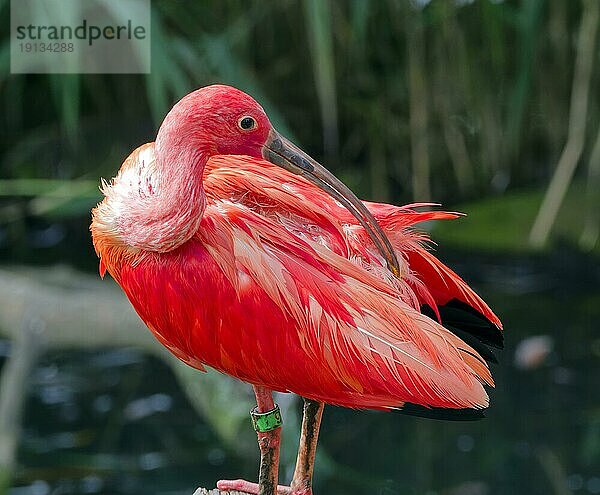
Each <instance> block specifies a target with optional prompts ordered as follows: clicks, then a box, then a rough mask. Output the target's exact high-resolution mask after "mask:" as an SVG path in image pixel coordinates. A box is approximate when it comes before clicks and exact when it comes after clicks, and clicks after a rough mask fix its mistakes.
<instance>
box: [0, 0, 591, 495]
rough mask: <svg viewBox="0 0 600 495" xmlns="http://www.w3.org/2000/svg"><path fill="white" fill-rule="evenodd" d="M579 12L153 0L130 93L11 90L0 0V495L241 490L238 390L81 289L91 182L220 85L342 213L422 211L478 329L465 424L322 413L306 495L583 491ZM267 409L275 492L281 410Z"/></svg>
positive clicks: (121, 303)
mask: <svg viewBox="0 0 600 495" xmlns="http://www.w3.org/2000/svg"><path fill="white" fill-rule="evenodd" d="M599 10H600V2H598V1H597V0H582V1H579V0H573V1H568V0H522V1H489V0H480V1H468V0H456V1H450V0H448V1H446V0H433V1H426V0H420V1H416V0H415V1H412V2H411V1H401V0H395V1H394V0H389V1H383V0H381V1H376V0H372V1H369V0H345V1H333V0H304V1H300V0H298V1H291V0H280V1H248V0H247V1H242V0H239V1H230V0H228V1H217V0H215V1H202V2H191V1H190V2H180V1H169V0H153V1H152V72H151V73H150V74H148V75H11V74H10V73H9V63H10V60H9V44H8V36H9V19H10V9H9V2H8V1H7V0H0V17H1V18H2V19H3V21H4V22H2V24H1V25H0V33H1V34H2V37H1V38H0V39H1V40H2V41H0V67H1V68H2V70H1V71H0V105H1V108H2V111H1V114H0V262H1V265H0V366H1V373H2V376H1V378H0V384H1V388H0V493H10V494H13V495H29V494H31V495H50V494H79V493H90V494H94V493H106V494H129V493H132V494H137V493H160V494H191V493H193V491H194V489H195V487H197V486H205V487H212V486H214V484H215V482H216V480H217V479H219V478H223V477H229V478H236V477H240V476H243V477H246V478H249V479H255V478H256V470H257V459H258V452H257V448H256V445H255V443H254V439H253V433H252V431H251V427H250V423H249V418H248V410H249V408H250V406H251V403H252V397H251V394H250V393H249V390H248V387H246V386H244V385H243V384H239V383H237V382H235V381H233V380H232V379H229V378H224V377H221V376H219V375H217V374H215V373H209V374H208V375H203V374H200V373H198V372H195V371H193V370H190V369H187V368H185V366H183V365H181V364H179V363H178V362H176V361H175V360H174V359H172V358H170V357H169V356H167V355H166V353H165V352H163V351H162V350H161V349H160V348H159V346H158V345H156V344H155V343H154V341H153V340H152V338H151V337H150V336H149V334H148V332H147V331H146V330H145V329H143V327H142V325H141V324H140V323H139V321H138V320H137V317H136V316H135V315H134V314H133V312H132V310H131V309H130V308H129V305H128V303H127V302H126V301H125V297H124V296H123V295H122V294H121V293H120V292H118V290H117V289H116V288H115V287H114V284H113V283H111V281H109V280H104V281H103V282H102V281H99V280H98V276H97V259H96V256H95V254H94V252H93V248H92V246H91V242H90V237H89V232H88V225H89V221H90V217H89V210H90V208H91V207H92V206H93V205H94V204H95V203H96V202H97V201H98V200H99V199H100V195H99V191H98V184H99V178H100V177H105V178H110V177H112V176H113V175H114V174H115V172H116V171H117V169H118V168H119V166H120V164H121V162H122V161H123V159H124V158H125V157H126V156H127V155H128V153H129V152H130V151H131V150H132V149H134V148H135V147H137V146H138V145H139V144H141V143H144V142H147V141H152V140H153V138H154V136H155V133H156V129H157V127H158V126H159V125H160V122H161V120H162V118H163V117H164V115H165V113H166V112H167V111H168V110H169V108H170V107H171V106H172V105H173V103H174V102H175V101H177V100H178V99H179V98H180V97H181V96H183V95H184V94H186V93H188V92H189V91H191V90H193V89H195V88H198V87H200V86H203V85H206V84H210V83H215V82H222V83H227V84H231V85H234V86H237V87H238V88H240V89H243V90H245V91H247V92H249V93H250V94H252V95H253V96H254V97H255V98H256V99H257V100H259V101H260V102H261V103H262V104H263V106H264V107H265V109H266V110H267V112H268V114H269V115H270V116H271V120H272V121H273V123H274V124H275V126H276V127H277V128H278V129H279V130H280V131H282V133H284V134H286V135H288V136H289V137H291V138H292V139H293V140H294V141H296V142H297V143H298V144H299V145H300V146H301V147H302V148H303V149H305V150H306V151H307V152H309V153H310V154H311V155H312V156H314V157H315V158H317V159H318V160H320V161H321V162H322V163H324V164H325V165H326V166H328V168H330V169H331V170H333V171H334V172H335V173H336V174H337V175H338V176H339V177H340V178H342V179H343V180H344V181H345V182H346V183H347V184H348V185H349V186H350V187H351V188H352V189H353V190H354V191H355V192H357V193H358V194H359V195H360V196H361V197H363V198H365V199H370V200H375V201H386V202H393V203H396V204H401V203H409V202H413V201H435V202H441V203H443V204H444V206H445V207H448V208H450V209H453V210H458V211H463V212H466V213H467V214H468V216H467V217H466V218H462V219H460V220H456V221H453V222H446V223H444V224H442V225H431V226H428V227H430V228H431V235H432V237H433V238H434V240H435V241H436V242H437V243H438V244H439V247H438V248H437V252H438V254H439V256H440V257H441V258H442V259H443V260H444V261H446V262H447V263H448V264H449V265H451V266H452V267H453V268H455V269H456V270H457V271H458V272H459V273H461V274H462V275H464V277H465V278H466V279H467V280H468V281H469V282H470V283H472V284H473V285H474V286H475V287H476V289H477V290H478V292H480V293H481V294H482V295H483V296H484V297H485V298H486V300H488V301H489V302H490V304H491V305H492V307H493V308H494V309H495V310H496V312H497V313H498V314H499V315H500V316H501V318H502V319H503V322H504V324H505V328H506V349H505V351H504V352H503V354H502V356H500V364H499V365H497V366H495V368H494V370H493V371H494V374H495V376H496V378H497V388H496V390H495V391H492V406H491V408H490V410H489V412H488V418H487V419H485V420H483V421H480V422H476V423H452V424H451V423H443V422H436V421H428V420H422V419H416V418H409V417H405V416H402V415H400V414H393V413H388V414H382V413H373V412H356V411H348V410H343V409H339V408H332V407H329V408H327V409H326V411H325V418H324V425H323V430H322V440H321V444H320V449H319V453H318V456H317V468H316V475H315V493H316V494H328V495H337V494H371V493H373V494H383V495H392V494H415V495H423V494H425V495H434V494H439V495H491V494H505V493H506V494H508V493H510V494H557V495H563V494H585V493H592V494H594V493H600V392H599V390H600V332H598V326H599V324H598V321H599V317H600V283H599V282H600V265H599V263H598V254H599V252H600V251H599V242H598V236H599V231H600V111H599V108H600V98H599V95H600V91H599V90H600V70H598V69H599V67H600V65H599V64H598V62H599V57H600V36H599V35H598V24H599ZM279 401H280V403H281V404H283V405H284V409H285V410H286V413H285V414H286V418H287V423H286V426H285V428H284V437H285V444H284V450H285V453H284V458H283V463H284V465H283V469H282V476H283V477H284V478H286V477H287V479H284V480H283V481H289V476H290V474H291V471H290V470H291V469H293V465H292V464H293V457H294V455H295V448H296V441H297V427H298V424H297V421H298V414H299V407H300V404H299V403H298V401H296V400H294V399H293V398H292V397H289V396H286V397H281V398H280V399H279Z"/></svg>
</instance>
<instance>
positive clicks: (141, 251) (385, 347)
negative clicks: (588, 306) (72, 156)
mask: <svg viewBox="0 0 600 495" xmlns="http://www.w3.org/2000/svg"><path fill="white" fill-rule="evenodd" d="M102 192H103V193H104V195H105V198H104V199H103V201H102V202H101V203H100V204H99V205H98V206H97V207H96V208H95V209H94V210H93V211H92V218H93V220H92V225H91V231H92V236H93V241H94V246H95V249H96V252H97V254H98V256H99V257H100V272H101V274H102V275H104V272H105V271H106V270H108V272H109V273H110V274H111V275H112V277H113V278H114V279H115V280H116V281H117V282H118V283H119V285H120V286H121V287H122V288H123V290H124V292H125V294H126V295H127V297H128V298H129V300H130V301H131V303H132V304H133V306H134V308H135V309H136V311H137V312H138V314H139V315H140V317H141V318H142V319H143V320H144V322H145V323H146V325H147V326H148V328H150V330H151V331H152V332H153V333H154V335H155V336H156V338H157V339H158V340H159V341H160V342H161V343H162V344H163V345H165V346H166V347H167V348H168V349H169V350H170V351H171V352H172V353H173V354H175V355H176V356H177V357H178V358H179V359H181V360H182V361H184V362H185V363H187V364H189V365H190V366H193V367H195V368H198V369H200V370H203V369H204V366H205V365H207V366H210V367H212V368H214V369H217V370H219V371H221V372H223V373H227V374H229V375H232V376H234V377H237V378H239V379H240V380H243V381H245V382H248V383H250V384H252V385H253V386H254V390H255V393H256V397H257V404H258V405H257V408H255V409H254V410H253V411H252V418H253V423H254V425H255V428H256V430H257V432H258V437H259V446H260V450H261V473H260V475H259V484H253V483H249V482H246V481H242V480H235V481H221V482H219V484H218V486H219V488H221V489H230V490H232V489H238V490H243V491H247V492H251V493H261V494H270V493H274V492H275V491H276V490H277V489H276V486H277V466H278V455H279V438H280V437H279V435H280V426H281V415H280V414H279V411H278V408H277V407H276V405H275V404H274V403H273V399H272V394H271V392H272V391H273V390H276V391H279V392H294V393H296V394H298V395H300V396H302V397H304V398H305V408H304V419H303V424H302V436H301V445H300V449H299V452H298V461H297V465H296V471H295V473H294V478H293V480H292V483H291V487H279V489H278V490H277V491H278V492H279V493H286V494H290V493H291V494H294V495H300V494H310V493H312V489H311V483H312V471H313V462H314V454H315V449H316V441H317V435H318V431H319V424H320V420H321V415H322V412H323V404H324V403H328V404H335V405H338V406H344V407H351V408H368V409H383V410H390V409H398V410H401V411H404V412H406V413H409V414H417V415H421V416H429V417H442V418H450V419H452V418H453V417H455V418H457V419H458V418H460V417H466V418H470V417H473V416H477V415H480V414H481V413H480V410H482V409H483V408H485V407H487V406H488V396H487V393H486V391H485V388H484V385H488V386H493V380H492V376H491V374H490V371H489V369H488V365H487V361H491V360H493V354H492V353H491V351H490V349H489V347H488V346H492V347H501V345H502V332H501V328H502V326H501V323H500V320H499V319H498V318H497V317H496V315H494V313H493V312H492V311H491V310H490V308H489V307H488V306H487V305H486V304H485V302H483V301H482V300H481V299H480V298H479V296H477V294H475V292H473V290H471V289H470V288H469V286H468V285H467V284H466V283H465V282H464V281H463V280H462V279H461V278H460V277H459V276H458V275H456V274H455V273H454V272H453V271H452V270H450V269H449V268H448V267H446V266H445V265H444V264H442V263H441V262H440V261H438V260H437V259H436V258H435V257H434V256H433V255H432V254H431V253H430V252H429V251H428V250H427V249H426V247H425V244H426V243H427V241H428V238H427V236H426V235H425V234H422V233H417V232H415V231H414V230H413V229H412V226H413V225H415V224H417V223H419V222H423V221H428V220H440V219H451V218H455V217H456V216H457V215H456V214H454V213H445V212H440V211H418V209H417V207H419V206H428V205H409V206H404V207H397V206H392V205H387V204H377V203H366V202H365V203H363V202H361V201H360V200H358V199H357V198H356V196H354V194H352V192H351V191H350V190H349V189H348V188H347V187H345V186H344V185H343V184H342V183H341V182H340V181H339V180H337V179H336V178H335V176H333V175H332V174H331V173H330V172H328V171H327V170H326V169H325V168H323V167H322V166H321V165H319V164H318V163H317V162H316V161H314V160H313V159H312V158H310V157H309V156H308V155H306V154H305V153H304V152H302V151H301V150H300V149H298V148H297V147H296V146H294V145H293V144H292V143H290V142H289V141H287V140H286V139H285V138H283V137H281V136H280V135H279V134H278V133H277V132H276V131H275V130H274V129H273V127H272V126H271V123H270V122H269V119H268V117H267V115H266V114H265V112H264V110H263V109H262V108H261V106H260V105H259V104H258V103H257V102H256V101H255V100H254V99H252V98H251V97H250V96H248V95H247V94H245V93H243V92H242V91H239V90H237V89H234V88H231V87H228V86H221V85H215V86H208V87H205V88H201V89H199V90H197V91H194V92H193V93H190V94H189V95H187V96H185V97H184V98H183V99H181V100H180V101H179V102H178V103H177V104H176V105H175V106H174V107H173V109H172V110H171V111H170V112H169V113H168V115H167V116H166V117H165V120H164V122H163V123H162V125H161V127H160V129H159V131H158V135H157V137H156V141H155V142H153V143H148V144H144V145H142V146H140V147H139V148H137V149H136V150H135V151H133V153H132V154H131V155H130V156H129V157H128V158H127V159H126V160H125V162H124V163H123V165H122V166H121V169H120V170H119V172H118V174H117V176H116V177H115V178H114V179H113V180H112V181H111V182H110V183H107V182H104V183H103V186H102Z"/></svg>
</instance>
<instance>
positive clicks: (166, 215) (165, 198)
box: [92, 140, 208, 253]
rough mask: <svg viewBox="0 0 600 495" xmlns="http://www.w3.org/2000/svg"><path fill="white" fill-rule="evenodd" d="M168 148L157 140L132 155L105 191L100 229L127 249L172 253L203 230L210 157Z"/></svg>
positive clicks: (98, 216) (96, 220) (98, 215)
mask: <svg viewBox="0 0 600 495" xmlns="http://www.w3.org/2000/svg"><path fill="white" fill-rule="evenodd" d="M167 144H168V143H165V142H160V141H158V140H157V142H156V143H151V144H148V145H144V146H142V147H140V148H138V149H137V150H136V151H134V152H133V153H132V155H131V156H130V157H129V158H128V159H127V160H126V161H125V163H124V164H123V166H122V167H121V170H120V171H119V174H118V175H117V177H116V178H115V180H114V182H113V184H111V185H108V186H107V187H105V190H104V193H105V195H106V199H105V201H103V203H101V204H100V205H99V206H98V209H97V212H95V215H94V223H95V224H97V225H98V226H100V227H101V228H100V229H99V230H100V231H102V230H104V233H106V231H108V232H109V233H110V235H112V238H113V240H115V241H116V244H120V245H124V246H125V247H127V248H128V249H129V250H134V251H138V250H142V251H150V252H163V253H164V252H168V251H172V250H174V249H176V248H177V247H179V246H181V245H182V244H184V243H185V242H187V241H188V240H190V239H191V238H192V236H193V235H194V234H195V233H196V231H197V230H198V228H199V226H200V222H201V220H202V214H203V213H204V208H205V205H206V196H205V194H204V189H203V187H202V172H203V170H204V165H205V164H206V161H207V159H208V154H207V153H206V152H204V151H203V150H202V149H201V148H197V149H191V148H187V149H186V148H183V147H181V148H178V147H169V146H168V145H167ZM92 227H94V224H92ZM102 227H104V228H102Z"/></svg>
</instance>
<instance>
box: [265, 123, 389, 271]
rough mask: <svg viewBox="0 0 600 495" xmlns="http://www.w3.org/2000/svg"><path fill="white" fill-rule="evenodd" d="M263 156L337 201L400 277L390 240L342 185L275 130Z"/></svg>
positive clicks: (266, 143) (351, 193)
mask: <svg viewBox="0 0 600 495" xmlns="http://www.w3.org/2000/svg"><path fill="white" fill-rule="evenodd" d="M262 155H263V158H264V159H265V160H268V161H270V162H271V163H273V164H275V165H278V166H280V167H282V168H284V169H286V170H288V171H290V172H292V173H294V174H296V175H301V176H302V177H304V178H305V179H307V180H309V181H310V182H312V183H313V184H314V185H316V186H317V187H319V188H320V189H322V190H323V191H325V192H326V193H327V194H329V195H330V196H332V197H333V198H335V199H336V200H338V201H339V202H340V203H341V204H342V205H343V206H344V207H345V208H346V209H347V210H348V211H349V212H350V213H352V215H354V217H355V218H356V219H357V220H358V221H359V222H360V224H361V225H362V226H363V227H364V229H365V230H366V231H367V233H368V234H369V237H370V238H371V240H372V241H373V243H374V244H375V246H376V247H377V249H378V251H379V253H380V254H381V255H382V256H383V257H384V258H385V260H386V262H387V266H388V268H389V269H390V270H391V272H392V273H393V274H394V275H395V276H397V277H399V276H400V268H399V265H398V259H397V258H396V254H395V253H394V249H393V248H392V244H391V243H390V241H389V239H388V238H387V236H386V235H385V233H384V232H383V230H382V228H381V227H380V226H379V224H378V223H377V220H375V217H373V215H372V214H371V212H370V211H369V210H368V209H367V207H366V206H365V205H364V204H363V203H362V201H361V200H360V199H358V198H357V197H356V196H355V195H354V193H353V192H352V191H351V190H350V189H348V187H347V186H346V185H345V184H344V183H343V182H341V181H340V180H339V179H338V178H337V177H336V176H335V175H333V174H332V173H331V172H330V171H329V170H327V169H326V168H325V167H323V166H322V165H321V164H319V163H318V162H317V161H315V160H313V159H312V158H311V157H310V156H308V155H307V154H306V153H304V151H302V150H301V149H300V148H298V147H297V146H296V145H295V144H294V143H292V142H290V141H288V140H287V139H286V138H284V137H283V136H281V135H280V134H279V133H278V132H276V131H275V130H271V132H270V133H269V137H268V139H267V141H266V142H265V144H264V145H263V147H262Z"/></svg>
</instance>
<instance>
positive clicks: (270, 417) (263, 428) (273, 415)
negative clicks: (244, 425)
mask: <svg viewBox="0 0 600 495" xmlns="http://www.w3.org/2000/svg"><path fill="white" fill-rule="evenodd" d="M257 407H258V406H257ZM257 407H255V408H254V409H252V411H250V417H251V418H252V426H254V429H255V430H256V431H257V432H259V433H266V432H267V431H271V430H276V429H277V428H281V425H283V418H282V417H281V411H280V410H279V406H278V405H277V404H275V409H272V410H271V411H267V412H264V413H259V412H258V411H257V410H256V409H257Z"/></svg>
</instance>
